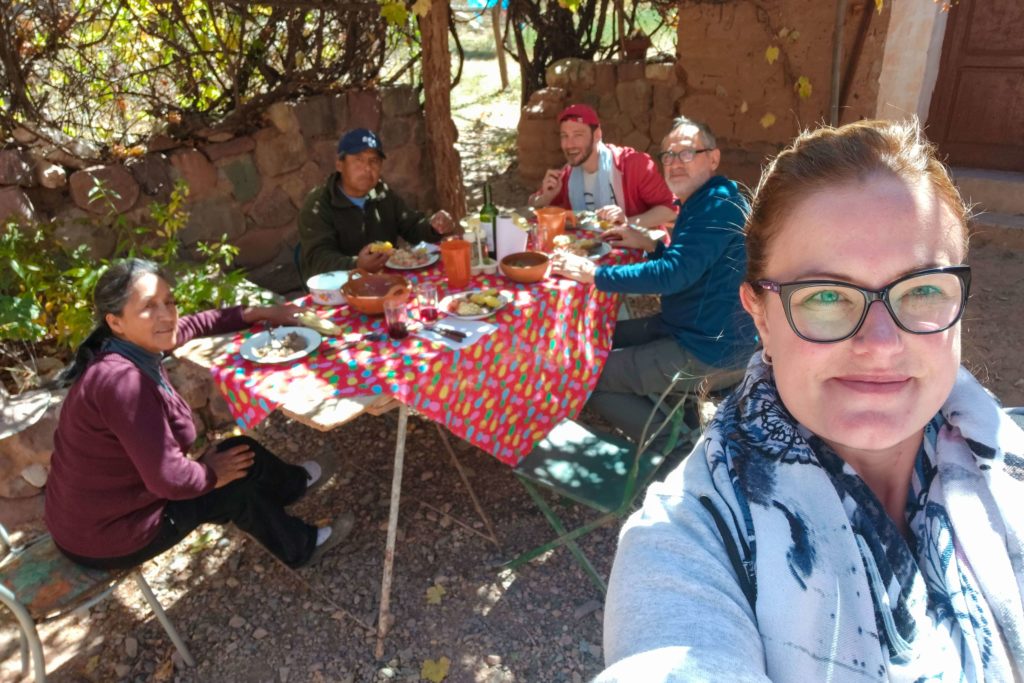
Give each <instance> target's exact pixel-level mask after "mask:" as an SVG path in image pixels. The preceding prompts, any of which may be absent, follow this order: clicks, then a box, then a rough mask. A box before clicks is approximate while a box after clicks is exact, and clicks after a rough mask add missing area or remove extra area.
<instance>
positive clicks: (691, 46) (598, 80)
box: [518, 0, 890, 186]
mask: <svg viewBox="0 0 1024 683" xmlns="http://www.w3.org/2000/svg"><path fill="white" fill-rule="evenodd" d="M846 11H847V13H846V16H845V18H844V22H845V23H844V30H843V46H842V48H843V49H842V54H843V69H842V72H841V76H842V77H843V78H844V79H846V77H847V76H848V77H849V79H848V88H847V91H846V99H845V103H844V105H843V107H842V108H841V110H840V117H839V119H840V123H846V122H849V121H856V120H858V119H862V118H866V117H869V116H873V115H874V112H875V110H876V101H877V99H878V92H879V74H880V72H881V65H882V56H883V51H884V44H885V36H886V31H887V29H888V22H889V14H890V12H889V11H888V9H885V10H884V11H882V12H881V13H879V12H876V9H875V3H871V2H866V1H865V0H851V2H850V3H848V4H847V10H846ZM865 13H867V14H868V16H867V19H868V20H869V21H868V22H867V23H866V24H864V26H865V29H864V32H863V34H862V36H861V38H862V40H861V41H860V49H859V51H858V50H854V47H855V45H856V44H857V43H858V40H857V39H858V32H859V31H860V30H861V24H862V19H863V18H864V15H865ZM834 19H835V6H834V4H832V3H809V2H806V0H768V1H767V2H764V3H760V4H757V5H755V4H754V3H719V2H714V3H708V2H703V3H700V2H698V3H681V4H680V5H679V15H678V22H677V25H678V31H677V36H676V49H675V55H674V56H671V57H669V58H668V60H669V61H666V62H664V63H650V62H644V61H619V62H589V61H583V60H578V59H565V60H562V61H559V62H556V63H555V64H553V65H551V66H550V67H549V68H548V70H547V74H546V85H547V87H546V88H544V89H542V90H539V91H537V92H536V93H534V94H533V95H532V96H531V98H530V101H529V102H528V103H527V104H526V106H525V107H524V108H523V111H522V116H521V118H520V122H519V140H518V156H519V173H520V175H521V177H522V180H523V182H524V183H525V184H526V185H527V186H537V185H539V183H540V179H541V177H542V176H543V174H544V171H545V170H546V169H549V168H559V167H561V166H562V165H563V164H564V163H565V159H564V157H563V155H562V153H561V151H560V149H559V144H558V124H557V117H558V113H559V111H561V109H562V108H563V107H564V106H566V105H568V104H573V103H577V102H582V103H585V104H589V105H590V106H592V107H594V109H595V110H596V111H597V113H598V115H599V116H600V118H601V123H602V126H601V127H602V131H603V135H604V139H605V141H607V142H611V143H614V144H619V145H627V146H630V147H633V148H636V149H639V150H642V151H647V152H657V151H659V145H660V142H661V139H662V137H664V135H665V134H666V133H667V132H668V130H669V128H670V127H671V123H672V119H673V118H674V117H676V116H678V115H680V114H683V115H686V116H688V117H690V118H693V119H697V120H700V121H704V122H706V123H708V124H709V125H710V126H711V128H712V130H713V131H714V132H715V135H716V136H717V138H718V140H719V147H720V148H721V149H722V170H723V172H725V173H726V174H727V175H729V176H731V177H733V178H736V179H738V180H740V181H741V182H743V183H745V184H747V185H749V186H754V185H755V184H756V182H757V180H758V178H759V176H760V171H761V167H762V165H763V164H764V163H765V161H766V160H767V159H768V158H769V157H770V156H771V155H772V154H774V153H775V152H777V151H778V150H779V149H781V148H782V146H784V145H785V144H787V143H788V142H790V141H791V140H792V139H793V138H794V136H795V135H796V134H797V133H798V132H799V131H800V130H801V129H802V128H806V127H812V126H814V125H816V124H818V123H820V122H821V121H824V120H827V119H828V115H829V105H830V101H829V98H830V87H829V85H830V82H831V63H832V46H833V39H832V36H833V23H834ZM769 47H774V48H778V50H779V52H778V55H777V56H776V57H775V58H774V59H773V60H772V61H768V58H767V55H766V51H767V49H768V48H769ZM855 54H856V58H854V55H855ZM801 76H803V77H805V78H806V79H807V80H808V82H809V83H810V84H811V86H812V87H811V89H810V92H809V93H805V94H806V95H807V96H806V97H803V96H800V95H798V93H797V92H796V90H795V89H794V85H795V82H796V79H797V78H799V77H801ZM769 115H770V116H769Z"/></svg>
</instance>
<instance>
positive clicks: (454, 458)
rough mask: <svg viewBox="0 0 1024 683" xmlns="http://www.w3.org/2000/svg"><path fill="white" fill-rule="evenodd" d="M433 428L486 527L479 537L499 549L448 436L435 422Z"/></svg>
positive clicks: (485, 514)
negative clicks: (435, 429) (485, 531)
mask: <svg viewBox="0 0 1024 683" xmlns="http://www.w3.org/2000/svg"><path fill="white" fill-rule="evenodd" d="M434 426H435V427H437V433H438V434H439V435H440V437H441V443H442V444H444V448H445V450H446V451H448V455H449V456H451V459H452V464H453V465H455V470H456V471H457V472H458V473H459V476H460V477H462V483H463V484H465V485H466V491H468V492H469V499H470V500H471V501H473V507H475V508H476V514H477V515H478V516H479V517H480V519H481V520H483V523H484V525H485V526H486V527H487V533H486V534H481V535H482V536H483V537H484V538H486V539H487V540H488V541H490V542H491V543H493V544H494V545H495V546H497V547H498V548H500V547H501V544H500V543H498V536H497V534H495V533H494V525H492V524H491V518H490V517H488V516H487V513H486V512H484V509H483V507H482V506H481V505H480V501H479V500H477V497H476V492H475V491H473V485H472V484H470V483H469V477H467V476H466V470H464V469H462V463H461V462H459V458H458V456H456V455H455V450H454V449H453V448H452V445H451V443H450V442H449V441H448V434H446V433H445V430H444V427H442V426H441V425H439V424H437V423H436V422H435V423H434ZM470 530H471V531H473V532H474V533H480V532H478V531H477V530H476V529H470Z"/></svg>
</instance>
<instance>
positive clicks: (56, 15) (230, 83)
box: [0, 0, 405, 156]
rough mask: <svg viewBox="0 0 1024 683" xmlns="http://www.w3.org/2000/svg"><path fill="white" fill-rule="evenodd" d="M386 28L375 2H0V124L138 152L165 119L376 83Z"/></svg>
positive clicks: (199, 120)
mask: <svg viewBox="0 0 1024 683" xmlns="http://www.w3.org/2000/svg"><path fill="white" fill-rule="evenodd" d="M386 7H387V11H388V12H389V13H390V14H392V15H395V14H397V13H399V11H400V10H401V11H404V10H405V5H404V3H401V2H394V1H392V2H390V4H388V5H386ZM403 23H404V22H403ZM389 30H390V29H389V28H388V24H387V22H386V21H385V20H384V19H383V18H382V17H381V8H380V7H378V6H377V5H375V4H373V3H342V4H339V3H323V4H322V5H321V4H320V3H294V2H290V1H289V2H281V3H269V4H260V3H258V2H248V1H247V0H242V1H240V2H230V3H223V2H210V1H209V0H66V1H63V0H62V1H60V2H57V1H54V0H44V1H40V2H13V3H11V2H6V3H0V35H2V36H4V40H3V41H0V42H2V44H0V124H4V125H7V126H8V127H9V128H11V127H13V126H14V125H15V124H17V123H23V124H27V125H29V126H30V127H31V128H32V129H33V130H35V131H37V132H40V133H42V134H43V136H44V137H47V138H50V139H51V140H52V141H55V142H56V141H58V140H59V138H60V136H61V135H62V134H66V135H70V136H72V137H75V138H79V139H86V140H90V141H95V142H100V143H105V144H107V145H109V146H110V149H111V151H112V152H114V155H115V156H116V155H119V154H120V155H124V154H133V153H135V152H133V151H132V148H130V147H129V145H131V144H132V143H133V142H135V141H138V140H140V139H142V138H145V137H147V136H148V135H150V134H152V133H153V132H154V131H157V130H159V129H160V128H161V127H162V126H170V127H172V128H178V129H181V130H180V132H181V133H183V134H187V133H189V132H191V131H194V130H196V129H197V128H201V127H203V126H204V125H210V124H211V123H213V122H215V121H217V120H218V119H220V118H223V117H225V116H231V117H234V118H242V119H244V118H245V117H246V116H248V115H249V114H252V113H254V112H257V111H259V110H261V109H262V107H264V106H265V105H266V104H267V103H268V102H272V101H275V100H279V99H283V98H288V97H294V96H296V95H302V94H311V93H316V92H324V91H327V90H332V89H337V88H344V87H351V86H357V87H358V86H366V85H369V84H372V83H374V82H375V81H376V80H377V79H378V78H379V76H380V71H381V68H382V66H383V64H384V60H385V59H386V57H387V49H388V44H387V41H382V40H381V38H382V37H383V36H385V35H386V34H387V33H388V31H389Z"/></svg>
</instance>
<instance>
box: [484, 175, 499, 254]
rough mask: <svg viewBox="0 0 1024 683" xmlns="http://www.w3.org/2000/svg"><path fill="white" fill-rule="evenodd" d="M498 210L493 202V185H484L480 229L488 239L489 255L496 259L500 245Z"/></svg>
mask: <svg viewBox="0 0 1024 683" xmlns="http://www.w3.org/2000/svg"><path fill="white" fill-rule="evenodd" d="M497 224H498V209H497V208H496V207H495V206H494V203H493V202H492V201H491V184H490V183H484V205H483V206H481V207H480V229H481V230H482V231H483V233H484V236H485V237H486V239H487V253H488V254H490V256H491V257H492V258H493V257H494V250H495V249H496V248H497V244H498V233H497Z"/></svg>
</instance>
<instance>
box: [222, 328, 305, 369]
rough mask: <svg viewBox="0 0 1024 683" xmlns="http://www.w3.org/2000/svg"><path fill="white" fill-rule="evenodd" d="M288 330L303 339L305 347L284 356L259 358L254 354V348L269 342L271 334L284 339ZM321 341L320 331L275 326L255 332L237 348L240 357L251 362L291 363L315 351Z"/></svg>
mask: <svg viewBox="0 0 1024 683" xmlns="http://www.w3.org/2000/svg"><path fill="white" fill-rule="evenodd" d="M290 332H294V333H295V334H297V335H299V336H300V337H302V338H303V340H305V342H306V346H305V348H303V349H301V350H298V351H293V352H292V353H290V354H288V355H286V356H272V357H269V358H268V357H262V358H261V357H260V356H258V355H256V349H259V348H262V347H264V346H266V345H267V344H269V343H270V335H271V334H273V335H274V338H275V339H284V338H285V337H287V336H288V333H290ZM322 341H323V337H321V336H320V333H319V332H317V331H316V330H311V329H309V328H308V327H277V328H274V329H273V330H271V331H267V330H264V331H262V332H257V333H256V334H254V335H252V336H251V337H249V338H248V339H246V340H245V341H244V342H243V343H242V348H241V349H239V353H240V354H242V358H244V359H246V360H248V361H252V362H253V363H291V362H292V361H296V360H298V359H300V358H305V357H306V356H308V355H309V354H311V353H313V352H314V351H316V349H317V348H318V347H319V346H320V342H322Z"/></svg>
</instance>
